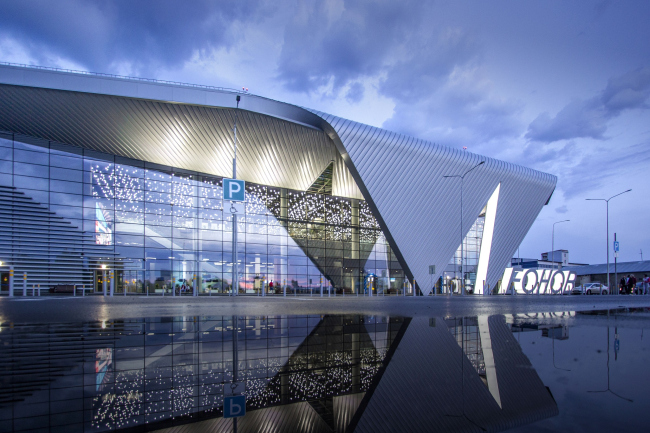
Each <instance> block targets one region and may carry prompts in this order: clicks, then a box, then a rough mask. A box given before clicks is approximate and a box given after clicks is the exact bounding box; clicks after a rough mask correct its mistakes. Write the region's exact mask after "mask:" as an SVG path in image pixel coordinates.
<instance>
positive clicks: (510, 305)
mask: <svg viewBox="0 0 650 433" xmlns="http://www.w3.org/2000/svg"><path fill="white" fill-rule="evenodd" d="M642 307H650V296H622V295H621V296H494V297H483V296H467V297H464V298H463V297H459V296H454V297H452V298H449V297H443V296H438V297H418V298H412V297H396V296H386V297H381V296H380V297H372V298H368V297H356V296H337V297H332V298H327V297H325V298H320V297H304V296H298V297H293V296H287V297H286V298H283V297H255V296H238V297H236V298H233V297H226V296H219V297H217V296H215V297H199V298H192V297H143V296H137V297H136V296H132V297H123V296H116V297H114V298H109V297H107V298H104V297H102V296H88V297H72V296H43V297H41V298H39V297H35V298H32V297H25V298H23V297H16V298H13V299H10V298H7V297H2V298H0V323H3V324H6V323H8V322H13V323H28V322H29V323H49V322H51V323H58V322H76V321H88V320H109V319H126V318H142V317H160V316H215V315H216V316H221V315H235V314H236V315H240V316H266V315H278V314H350V313H356V314H368V315H388V316H406V317H416V316H419V315H426V316H438V317H447V316H477V315H492V314H522V313H547V312H562V311H586V310H606V309H618V308H642Z"/></svg>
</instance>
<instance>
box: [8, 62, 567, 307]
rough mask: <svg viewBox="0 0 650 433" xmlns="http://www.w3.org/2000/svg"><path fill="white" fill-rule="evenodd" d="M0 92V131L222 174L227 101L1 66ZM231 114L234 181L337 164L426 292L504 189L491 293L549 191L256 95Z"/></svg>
mask: <svg viewBox="0 0 650 433" xmlns="http://www.w3.org/2000/svg"><path fill="white" fill-rule="evenodd" d="M0 82H2V83H5V85H0V129H7V130H11V131H15V132H22V133H25V134H28V135H32V136H37V137H44V138H48V139H52V140H57V141H62V142H66V143H71V144H75V145H78V146H83V147H87V148H92V149H95V150H100V151H103V152H107V153H112V154H118V155H122V156H127V157H130V158H134V159H139V160H145V161H151V162H157V163H160V164H164V165H169V166H174V167H180V168H188V169H191V170H194V171H199V172H204V173H209V174H216V175H220V176H229V175H230V173H231V165H230V164H231V158H232V155H231V150H230V149H231V135H232V124H233V120H234V118H233V110H232V107H233V106H234V104H235V102H234V99H235V94H234V93H229V92H220V91H216V90H200V89H196V88H189V87H187V88H186V87H183V86H175V85H164V84H160V83H152V84H147V83H142V82H139V81H133V80H131V81H130V80H125V79H115V78H106V77H94V76H85V75H80V74H73V73H63V72H53V71H41V70H33V69H30V68H16V67H10V66H0ZM85 92H90V93H85ZM170 101H171V102H170ZM197 104H198V105H197ZM216 107H223V108H216ZM240 107H241V108H242V110H240V111H239V113H241V115H240V116H239V117H240V122H239V125H240V126H239V127H238V131H239V137H241V141H240V149H241V151H240V157H241V160H240V162H239V168H238V174H240V175H241V177H242V178H243V179H245V180H249V181H252V182H256V183H261V184H265V185H272V186H280V187H286V188H291V189H299V190H306V189H307V188H308V187H309V186H310V185H311V184H312V182H313V181H314V180H315V179H316V178H317V177H318V176H319V175H320V173H321V172H322V171H323V170H324V168H325V167H326V166H327V165H328V164H329V162H330V161H331V160H334V161H335V164H334V167H335V168H334V175H333V192H332V193H333V194H334V195H339V196H345V197H352V198H361V197H360V192H359V190H360V191H361V193H362V194H363V198H365V199H366V200H368V202H369V203H370V204H371V207H372V208H373V212H374V214H375V217H376V218H377V219H378V221H379V223H380V225H381V227H382V229H383V230H384V232H385V234H386V236H387V238H388V240H389V242H390V243H391V246H392V248H393V250H394V251H395V253H396V255H397V256H398V257H399V258H400V260H401V262H402V264H403V266H405V268H406V271H407V274H409V276H410V277H411V278H412V277H415V278H416V279H417V280H418V281H419V282H420V283H422V284H419V286H420V289H421V290H422V292H423V293H424V294H428V293H429V292H430V291H431V287H429V286H428V284H426V285H425V284H424V283H425V282H429V281H431V277H430V276H429V274H428V270H429V266H430V265H436V269H437V270H438V275H436V276H434V277H435V278H434V281H435V279H437V277H438V276H439V275H440V274H441V273H442V271H443V270H444V269H445V267H446V265H447V264H448V263H449V261H450V259H451V257H452V256H453V254H454V252H455V251H456V249H457V248H458V246H459V244H460V242H461V231H462V237H464V236H465V235H466V234H467V232H468V231H469V230H470V228H471V226H472V224H473V223H474V221H475V220H476V217H477V216H478V214H479V212H480V211H481V209H482V208H483V207H484V206H485V204H486V203H487V201H488V199H489V198H490V195H491V194H492V192H493V191H494V189H495V188H496V186H497V185H498V184H499V183H501V190H500V194H499V205H498V210H497V214H496V220H495V225H494V238H493V242H492V248H491V253H490V261H489V262H490V263H489V266H488V271H487V278H486V280H487V283H488V284H490V286H494V284H495V283H496V282H497V280H498V279H499V277H500V276H501V274H502V273H503V269H504V267H505V266H508V265H509V262H510V259H511V257H512V255H513V254H514V252H515V250H516V249H517V246H518V245H519V244H520V243H521V241H522V240H523V238H524V237H525V235H526V233H527V232H528V230H529V228H530V226H531V225H532V223H533V222H534V220H535V218H536V217H537V215H538V214H539V212H540V210H541V208H542V206H543V205H544V204H545V203H546V202H547V200H548V199H549V197H550V196H551V194H552V192H553V190H554V188H555V184H556V181H557V179H556V178H555V176H552V175H549V174H545V173H541V172H538V171H535V170H531V169H528V168H525V167H520V166H517V165H514V164H509V163H505V162H502V161H498V160H494V159H491V158H485V157H482V156H479V155H475V154H472V153H469V152H464V151H460V150H455V149H451V148H447V147H443V146H439V145H436V144H433V143H430V142H426V141H424V140H419V139H415V138H412V137H408V136H404V135H401V134H396V133H393V132H389V131H386V130H382V129H379V128H374V127H371V126H367V125H362V124H359V123H356V122H352V121H349V120H345V119H341V118H338V117H336V116H331V115H328V114H325V113H320V112H317V111H313V110H308V109H304V108H300V107H296V106H293V105H290V104H285V103H281V102H278V101H273V100H270V99H265V98H261V97H257V96H253V95H242V102H241V105H240ZM323 132H324V133H323ZM327 136H329V139H328V138H327ZM332 141H333V143H332ZM337 149H338V152H337ZM480 161H485V164H484V165H483V166H481V167H479V168H477V169H476V170H475V171H474V172H473V173H471V174H470V175H468V176H467V178H466V180H465V183H464V202H463V216H464V217H463V221H462V230H461V224H460V221H459V220H460V180H459V179H457V178H452V179H448V178H444V176H445V175H460V174H463V173H464V172H465V171H466V170H468V169H470V168H471V167H473V166H474V165H476V164H478V163H479V162H480ZM344 167H347V168H348V170H344ZM354 181H356V184H355V182H354Z"/></svg>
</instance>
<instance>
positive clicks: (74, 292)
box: [72, 284, 77, 296]
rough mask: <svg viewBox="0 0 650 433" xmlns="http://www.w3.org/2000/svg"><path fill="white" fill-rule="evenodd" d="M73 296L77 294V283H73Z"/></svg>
mask: <svg viewBox="0 0 650 433" xmlns="http://www.w3.org/2000/svg"><path fill="white" fill-rule="evenodd" d="M72 296H77V285H76V284H73V285H72Z"/></svg>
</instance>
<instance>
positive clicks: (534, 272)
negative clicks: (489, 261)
mask: <svg viewBox="0 0 650 433" xmlns="http://www.w3.org/2000/svg"><path fill="white" fill-rule="evenodd" d="M575 279H576V274H575V272H571V271H556V270H552V269H524V270H522V271H515V272H513V269H512V268H506V269H505V271H504V272H503V277H502V278H501V287H502V290H501V291H502V292H503V293H508V291H509V290H510V285H511V284H512V285H513V287H514V289H515V292H516V293H520V294H525V295H533V294H535V295H542V294H545V293H546V294H553V295H561V294H562V293H564V292H566V291H568V290H571V289H573V285H574V282H575Z"/></svg>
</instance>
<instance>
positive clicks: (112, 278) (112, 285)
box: [108, 269, 115, 298]
mask: <svg viewBox="0 0 650 433" xmlns="http://www.w3.org/2000/svg"><path fill="white" fill-rule="evenodd" d="M108 282H109V284H110V287H109V289H110V297H111V298H112V297H113V295H114V294H115V274H114V273H113V270H112V269H111V270H110V272H109V276H108Z"/></svg>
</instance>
